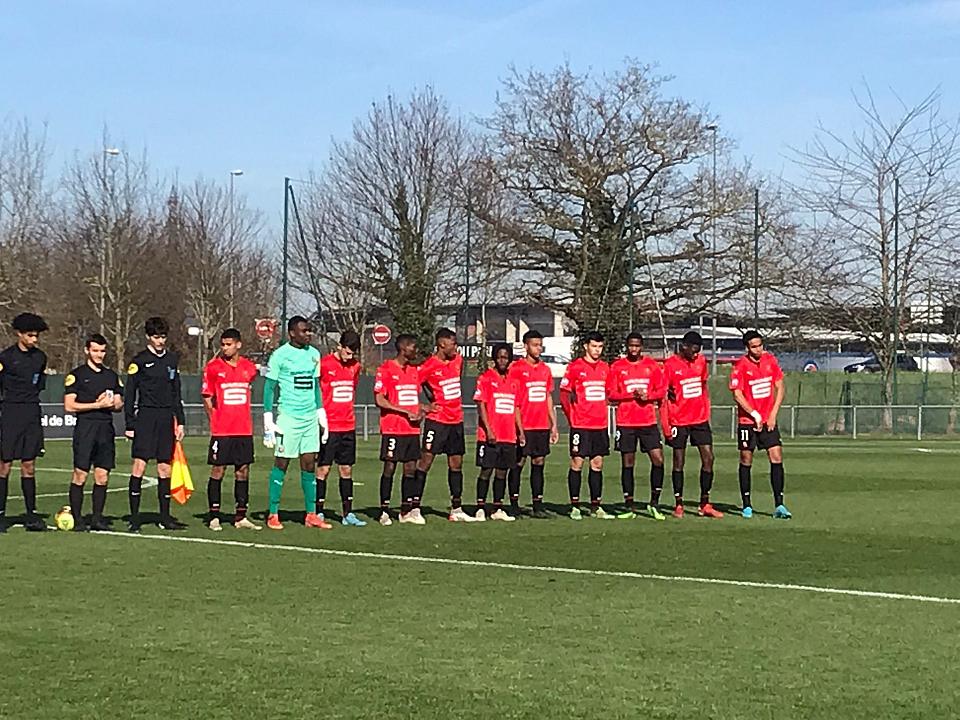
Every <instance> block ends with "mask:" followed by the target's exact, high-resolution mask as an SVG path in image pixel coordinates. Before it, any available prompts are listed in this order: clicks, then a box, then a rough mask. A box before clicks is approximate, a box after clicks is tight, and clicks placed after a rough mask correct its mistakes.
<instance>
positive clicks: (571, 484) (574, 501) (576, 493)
mask: <svg viewBox="0 0 960 720" xmlns="http://www.w3.org/2000/svg"><path fill="white" fill-rule="evenodd" d="M582 483H583V471H582V470H568V471H567V490H569V491H570V504H571V505H579V504H580V485H581V484H582Z"/></svg>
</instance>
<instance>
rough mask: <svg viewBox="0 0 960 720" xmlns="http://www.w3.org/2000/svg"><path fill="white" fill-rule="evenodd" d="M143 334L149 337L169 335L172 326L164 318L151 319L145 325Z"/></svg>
mask: <svg viewBox="0 0 960 720" xmlns="http://www.w3.org/2000/svg"><path fill="white" fill-rule="evenodd" d="M143 332H144V333H145V334H146V336H147V337H153V336H154V335H169V334H170V325H169V323H167V321H166V320H164V319H163V318H162V317H150V318H147V321H146V322H145V323H144V324H143Z"/></svg>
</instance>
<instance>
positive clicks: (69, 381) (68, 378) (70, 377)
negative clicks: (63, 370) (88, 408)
mask: <svg viewBox="0 0 960 720" xmlns="http://www.w3.org/2000/svg"><path fill="white" fill-rule="evenodd" d="M76 381H77V378H76V377H75V376H73V375H67V376H66V377H65V378H64V379H63V386H64V387H70V386H71V385H73V384H74V383H75V382H76Z"/></svg>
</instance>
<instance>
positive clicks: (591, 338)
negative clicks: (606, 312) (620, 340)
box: [583, 330, 605, 345]
mask: <svg viewBox="0 0 960 720" xmlns="http://www.w3.org/2000/svg"><path fill="white" fill-rule="evenodd" d="M592 342H598V343H602V342H605V340H604V339H603V335H601V334H600V333H599V332H597V331H596V330H591V331H590V332H588V333H587V334H586V335H584V336H583V344H584V345H586V344H587V343H592Z"/></svg>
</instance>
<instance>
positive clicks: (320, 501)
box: [308, 478, 327, 515]
mask: <svg viewBox="0 0 960 720" xmlns="http://www.w3.org/2000/svg"><path fill="white" fill-rule="evenodd" d="M315 492H316V493H317V500H316V503H315V507H316V511H317V515H322V514H323V506H324V505H326V503H327V479H326V478H323V480H321V479H320V478H317V487H316V490H315ZM308 512H309V511H308Z"/></svg>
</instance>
